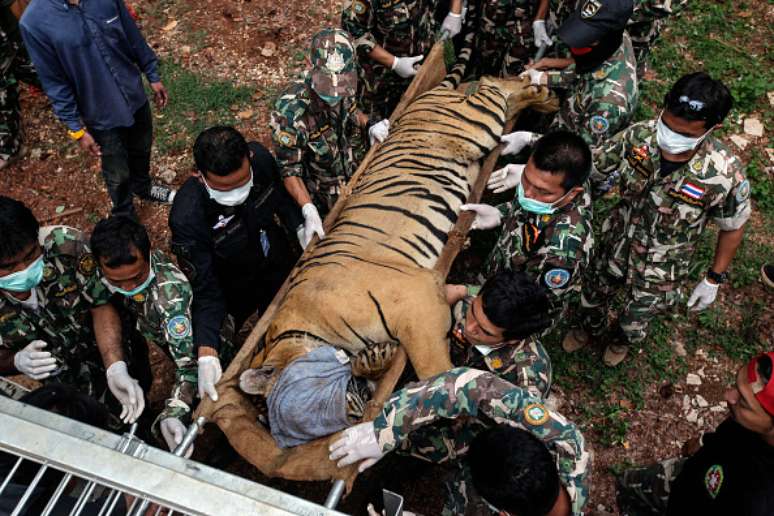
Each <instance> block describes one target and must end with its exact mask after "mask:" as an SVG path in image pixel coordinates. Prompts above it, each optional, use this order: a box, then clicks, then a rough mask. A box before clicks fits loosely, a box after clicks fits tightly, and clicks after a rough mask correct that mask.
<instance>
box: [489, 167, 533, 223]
mask: <svg viewBox="0 0 774 516" xmlns="http://www.w3.org/2000/svg"><path fill="white" fill-rule="evenodd" d="M524 167H525V165H505V166H504V167H503V168H501V169H500V170H495V171H494V172H492V175H490V176H489V181H487V182H486V187H487V189H488V190H492V191H493V192H494V193H500V192H505V191H507V190H510V189H511V188H515V187H516V185H518V184H519V181H521V174H522V172H524ZM498 213H499V212H498Z"/></svg>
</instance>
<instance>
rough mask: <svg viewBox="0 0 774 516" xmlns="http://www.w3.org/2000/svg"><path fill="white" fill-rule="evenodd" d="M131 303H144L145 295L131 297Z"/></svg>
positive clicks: (141, 293)
mask: <svg viewBox="0 0 774 516" xmlns="http://www.w3.org/2000/svg"><path fill="white" fill-rule="evenodd" d="M132 301H134V302H135V303H144V302H145V293H144V292H140V293H139V294H135V295H133V296H132Z"/></svg>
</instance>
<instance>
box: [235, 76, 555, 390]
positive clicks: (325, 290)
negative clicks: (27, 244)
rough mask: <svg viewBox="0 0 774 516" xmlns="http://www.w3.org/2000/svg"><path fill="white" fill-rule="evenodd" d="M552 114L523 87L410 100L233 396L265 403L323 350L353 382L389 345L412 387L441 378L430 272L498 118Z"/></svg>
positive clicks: (547, 100)
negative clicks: (294, 364) (279, 382)
mask: <svg viewBox="0 0 774 516" xmlns="http://www.w3.org/2000/svg"><path fill="white" fill-rule="evenodd" d="M451 86H454V85H453V84H452V85H451ZM556 105H557V103H556V100H555V99H554V98H553V97H549V94H548V92H547V90H546V89H544V88H543V89H537V88H535V87H533V86H530V85H529V80H528V79H526V80H525V79H510V80H504V79H494V78H489V77H485V78H483V79H482V80H481V81H480V82H479V83H476V85H475V86H474V87H467V86H465V85H463V86H460V87H459V88H456V89H455V88H453V87H449V84H448V83H447V84H444V85H441V86H439V87H436V88H434V89H432V90H430V91H428V92H426V93H424V94H422V95H420V96H419V97H417V99H416V100H415V101H414V102H413V103H411V104H410V105H409V106H408V107H407V108H406V110H405V111H404V112H403V113H402V115H401V116H400V117H399V118H398V119H397V120H396V121H395V122H394V123H393V124H392V127H391V130H390V134H389V136H388V138H387V139H386V140H385V141H384V143H382V144H381V145H380V147H379V149H378V150H377V153H376V155H375V156H374V159H373V161H372V162H371V164H370V166H369V168H368V169H367V170H366V171H365V172H364V174H363V175H362V177H361V179H360V181H359V182H358V183H357V185H355V186H354V188H353V190H352V192H351V194H350V195H349V196H348V197H347V199H346V201H345V204H344V206H343V209H342V210H341V212H340V214H339V216H338V218H337V219H336V221H335V222H334V224H333V226H332V227H331V228H330V230H329V231H328V233H327V234H326V236H325V238H324V239H322V240H321V241H320V242H318V243H317V245H316V246H315V247H314V248H313V249H311V250H310V251H309V252H307V253H306V254H305V255H304V256H303V257H302V259H301V260H299V262H298V263H297V265H296V268H295V269H294V271H293V272H292V273H291V276H290V278H289V280H288V282H289V287H288V291H287V295H286V296H285V298H284V300H283V301H282V303H281V304H280V305H279V306H278V308H277V312H276V315H275V317H274V319H273V320H272V322H271V324H270V325H269V327H268V329H267V332H266V335H265V342H266V346H267V348H266V349H267V353H266V354H265V359H263V357H259V358H257V359H256V360H255V361H254V363H253V364H252V369H249V370H247V371H245V372H244V373H243V374H242V377H241V380H240V386H241V387H242V389H243V390H244V391H245V392H248V393H250V394H261V395H264V396H267V395H268V393H269V392H271V388H272V386H273V385H274V383H275V382H276V379H277V377H278V376H279V373H280V372H281V371H282V369H283V368H284V367H285V366H287V365H288V364H289V363H290V362H291V361H292V360H293V359H295V358H297V357H299V356H302V355H303V354H305V353H307V352H308V351H311V350H312V349H314V348H315V347H316V346H320V345H331V346H334V347H336V348H339V349H343V350H345V351H346V352H347V353H348V354H349V355H350V356H351V357H352V359H351V361H352V363H353V374H355V375H362V376H366V377H368V378H372V379H373V378H378V376H379V375H380V374H381V373H382V372H383V371H384V370H386V368H387V367H388V366H389V361H390V359H391V357H392V355H393V354H394V350H395V349H396V348H397V345H398V344H400V345H401V346H403V347H404V349H405V350H406V353H407V355H408V357H409V359H410V360H411V363H412V365H413V367H414V370H415V371H416V373H417V375H418V376H419V378H427V377H429V376H432V375H434V374H437V373H440V372H442V371H445V370H447V369H450V368H451V367H452V364H451V360H450V357H449V349H448V342H447V332H448V329H449V327H450V325H451V315H450V310H449V306H448V304H447V303H446V300H445V297H444V291H443V282H444V278H442V277H440V275H439V274H437V273H436V272H435V271H433V266H434V265H435V263H436V261H437V260H438V257H439V255H440V253H441V250H442V249H443V247H444V245H445V243H446V240H447V235H448V233H449V231H450V230H451V229H452V228H453V226H454V224H455V222H456V221H457V218H458V215H459V212H460V205H462V204H464V203H465V202H466V201H467V199H468V196H469V194H470V191H471V187H472V185H473V184H474V182H475V180H476V178H477V177H478V173H479V160H480V159H481V158H482V157H484V156H485V155H487V154H488V153H489V152H490V151H491V150H492V149H494V148H495V146H496V145H497V144H498V143H499V141H500V136H501V134H502V131H503V126H504V125H505V122H506V120H508V119H509V118H511V117H513V116H514V115H515V114H516V113H517V112H518V111H519V110H521V109H523V108H525V107H527V106H532V107H533V108H534V109H537V110H539V111H555V110H556Z"/></svg>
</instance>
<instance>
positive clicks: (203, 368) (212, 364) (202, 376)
mask: <svg viewBox="0 0 774 516" xmlns="http://www.w3.org/2000/svg"><path fill="white" fill-rule="evenodd" d="M197 362H198V363H199V377H198V378H199V397H200V398H201V399H204V395H205V394H207V395H208V396H209V397H210V399H211V400H212V401H218V391H217V389H215V384H216V383H218V382H219V381H220V377H221V376H223V370H222V369H221V368H220V360H219V359H218V357H213V356H205V357H199V360H198V361H197Z"/></svg>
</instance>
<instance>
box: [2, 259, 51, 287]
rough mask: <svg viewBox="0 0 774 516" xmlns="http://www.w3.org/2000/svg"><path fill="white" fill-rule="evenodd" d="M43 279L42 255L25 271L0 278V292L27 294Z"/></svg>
mask: <svg viewBox="0 0 774 516" xmlns="http://www.w3.org/2000/svg"><path fill="white" fill-rule="evenodd" d="M42 279H43V255H42V254H41V255H40V256H39V257H38V259H37V260H35V261H34V262H32V263H31V264H29V265H28V266H27V268H26V269H23V270H20V271H17V272H14V273H12V274H9V275H7V276H3V277H2V278H0V290H8V291H10V292H28V291H30V290H32V289H33V288H35V287H37V286H38V283H40V280H42Z"/></svg>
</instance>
